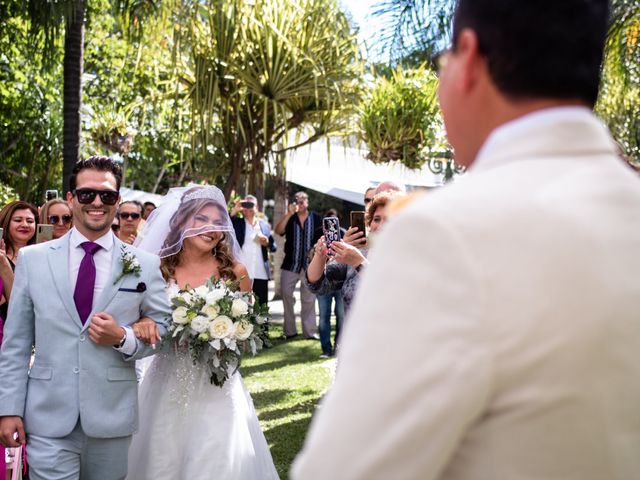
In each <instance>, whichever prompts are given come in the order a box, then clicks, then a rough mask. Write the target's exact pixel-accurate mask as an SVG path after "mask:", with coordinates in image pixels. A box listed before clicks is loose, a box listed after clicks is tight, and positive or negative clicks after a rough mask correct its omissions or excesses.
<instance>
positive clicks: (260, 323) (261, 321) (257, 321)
mask: <svg viewBox="0 0 640 480" xmlns="http://www.w3.org/2000/svg"><path fill="white" fill-rule="evenodd" d="M266 321H267V319H266V317H260V316H258V317H256V323H257V324H258V325H262V324H263V323H266Z"/></svg>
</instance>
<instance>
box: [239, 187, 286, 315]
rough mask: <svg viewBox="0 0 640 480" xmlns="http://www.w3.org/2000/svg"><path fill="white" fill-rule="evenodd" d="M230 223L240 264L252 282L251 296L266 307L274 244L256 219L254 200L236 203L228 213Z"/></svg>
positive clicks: (250, 198)
mask: <svg viewBox="0 0 640 480" xmlns="http://www.w3.org/2000/svg"><path fill="white" fill-rule="evenodd" d="M239 212H242V218H240V217H237V216H236V215H237V214H238V213H239ZM231 223H232V224H233V228H234V230H235V233H236V238H237V240H238V244H239V245H240V247H241V248H242V260H243V262H244V265H245V267H247V271H248V272H249V277H251V279H252V280H253V287H252V290H253V293H255V294H256V296H257V297H258V301H259V302H260V303H263V304H265V305H266V304H267V302H268V301H269V288H268V285H269V279H270V278H271V268H270V266H269V252H270V251H271V252H275V251H276V243H275V241H274V239H273V235H272V234H271V227H269V224H268V223H267V222H265V221H264V220H260V219H259V218H258V199H257V198H256V197H254V196H253V195H247V196H246V197H244V199H242V200H239V201H238V202H236V204H235V206H234V208H233V209H232V210H231Z"/></svg>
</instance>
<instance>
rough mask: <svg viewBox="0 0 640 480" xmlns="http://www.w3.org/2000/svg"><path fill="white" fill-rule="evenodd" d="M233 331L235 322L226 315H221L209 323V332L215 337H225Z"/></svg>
mask: <svg viewBox="0 0 640 480" xmlns="http://www.w3.org/2000/svg"><path fill="white" fill-rule="evenodd" d="M231 332H233V322H232V321H231V319H230V318H229V317H227V316H226V315H220V316H219V317H217V318H216V319H215V320H213V321H212V322H211V323H210V324H209V334H210V335H211V336H212V337H213V338H224V337H226V336H228V335H229V334H231Z"/></svg>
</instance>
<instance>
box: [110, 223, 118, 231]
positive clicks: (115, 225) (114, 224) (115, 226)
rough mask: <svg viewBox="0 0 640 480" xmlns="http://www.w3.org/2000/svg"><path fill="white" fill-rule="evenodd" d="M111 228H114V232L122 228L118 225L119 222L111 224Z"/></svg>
mask: <svg viewBox="0 0 640 480" xmlns="http://www.w3.org/2000/svg"><path fill="white" fill-rule="evenodd" d="M111 230H113V231H114V232H117V231H119V230H120V225H118V224H117V223H113V224H111Z"/></svg>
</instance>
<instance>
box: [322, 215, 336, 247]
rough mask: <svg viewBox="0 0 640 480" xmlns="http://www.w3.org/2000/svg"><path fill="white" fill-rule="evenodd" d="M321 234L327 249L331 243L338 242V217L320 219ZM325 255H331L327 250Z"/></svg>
mask: <svg viewBox="0 0 640 480" xmlns="http://www.w3.org/2000/svg"><path fill="white" fill-rule="evenodd" d="M322 233H323V234H324V241H325V243H326V244H327V248H329V245H331V242H339V241H340V220H338V217H324V218H323V219H322ZM327 255H333V253H332V252H331V251H330V250H329V252H328V253H327Z"/></svg>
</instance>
